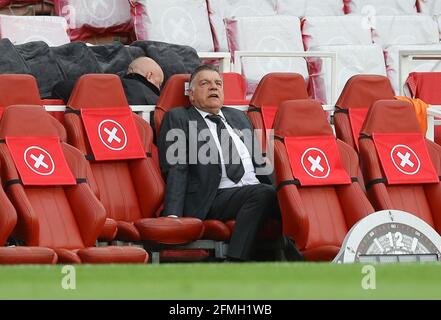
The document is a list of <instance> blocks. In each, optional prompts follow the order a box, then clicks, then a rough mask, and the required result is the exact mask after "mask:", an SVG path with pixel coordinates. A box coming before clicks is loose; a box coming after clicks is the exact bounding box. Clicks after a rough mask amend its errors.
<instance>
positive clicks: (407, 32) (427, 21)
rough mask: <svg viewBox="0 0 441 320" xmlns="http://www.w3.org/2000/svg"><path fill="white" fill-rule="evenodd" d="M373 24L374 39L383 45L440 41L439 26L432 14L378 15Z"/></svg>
mask: <svg viewBox="0 0 441 320" xmlns="http://www.w3.org/2000/svg"><path fill="white" fill-rule="evenodd" d="M373 26H374V30H373V31H372V38H373V41H374V42H375V43H378V44H380V45H382V46H383V47H387V46H390V45H407V44H431V43H437V42H438V41H439V33H438V26H437V24H436V22H435V20H434V19H433V18H432V17H430V16H425V15H415V16H378V17H375V20H374V21H373Z"/></svg>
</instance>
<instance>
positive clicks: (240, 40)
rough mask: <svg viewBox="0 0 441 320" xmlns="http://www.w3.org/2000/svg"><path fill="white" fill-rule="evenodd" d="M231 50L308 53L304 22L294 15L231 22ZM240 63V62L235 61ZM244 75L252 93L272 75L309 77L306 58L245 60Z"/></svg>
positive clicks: (229, 37)
mask: <svg viewBox="0 0 441 320" xmlns="http://www.w3.org/2000/svg"><path fill="white" fill-rule="evenodd" d="M226 21H227V23H226V25H227V34H228V41H229V44H230V49H231V51H232V52H233V53H234V52H235V51H238V50H239V51H263V52H287V51H304V49H303V42H302V35H301V32H300V20H299V18H297V17H292V16H273V17H242V18H235V19H227V20H226ZM235 63H240V61H235ZM242 72H243V74H244V76H245V78H246V79H247V81H248V93H249V94H251V93H252V92H254V89H255V88H256V87H257V84H258V82H259V81H260V79H262V77H263V76H264V75H266V74H267V73H270V72H298V73H300V74H301V75H303V76H304V77H305V79H307V78H308V69H307V65H306V61H305V59H304V58H243V59H242Z"/></svg>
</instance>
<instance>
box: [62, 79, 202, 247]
mask: <svg viewBox="0 0 441 320" xmlns="http://www.w3.org/2000/svg"><path fill="white" fill-rule="evenodd" d="M68 107H69V108H70V109H71V110H72V112H69V111H68V112H67V113H66V115H65V123H66V127H67V131H68V136H69V141H70V143H71V144H73V145H74V146H75V147H77V148H79V149H80V150H81V152H82V153H83V155H85V156H87V155H91V154H92V152H91V146H90V144H89V140H88V138H87V135H86V132H85V130H84V127H83V124H84V122H83V118H82V117H81V116H80V114H78V113H77V112H78V111H80V110H86V109H94V108H128V107H129V106H128V103H127V100H126V97H125V95H124V91H123V88H122V84H121V81H120V79H119V78H118V77H117V76H115V75H105V74H95V75H94V74H91V75H85V76H82V77H81V78H80V79H79V80H78V82H77V84H76V86H75V89H74V91H73V94H72V96H71V98H70V100H69V102H68ZM134 119H135V123H136V128H137V130H138V133H139V136H140V139H141V144H142V147H143V149H144V152H145V154H147V157H146V158H144V159H132V160H112V161H95V160H90V163H91V167H92V173H93V177H90V178H91V179H94V180H95V183H93V184H95V185H96V188H97V190H98V191H97V192H98V194H99V198H100V200H101V202H102V203H103V205H104V207H105V209H106V211H107V215H108V217H109V218H112V219H114V220H115V221H117V225H118V233H117V236H116V239H117V240H122V241H129V242H131V241H145V242H147V241H149V242H153V243H159V244H164V245H182V244H187V243H191V242H193V241H196V240H198V239H200V237H201V235H202V232H203V224H202V222H201V221H200V220H199V219H193V218H179V219H174V218H167V217H158V215H159V214H160V212H161V210H162V201H163V195H164V182H163V180H162V177H161V173H160V171H159V168H158V166H157V164H156V163H155V161H154V160H153V159H152V157H151V155H152V152H153V149H154V148H155V146H154V145H153V142H152V138H153V133H152V129H151V128H150V126H149V125H148V123H147V122H145V121H144V120H142V119H141V118H140V117H138V116H137V115H135V116H134ZM89 159H90V158H89Z"/></svg>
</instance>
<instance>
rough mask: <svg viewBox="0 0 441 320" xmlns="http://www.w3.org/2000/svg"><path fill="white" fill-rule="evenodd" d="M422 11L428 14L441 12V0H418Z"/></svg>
mask: <svg viewBox="0 0 441 320" xmlns="http://www.w3.org/2000/svg"><path fill="white" fill-rule="evenodd" d="M417 1H418V4H419V7H420V12H421V13H423V14H428V15H431V16H433V15H439V14H441V1H439V0H417Z"/></svg>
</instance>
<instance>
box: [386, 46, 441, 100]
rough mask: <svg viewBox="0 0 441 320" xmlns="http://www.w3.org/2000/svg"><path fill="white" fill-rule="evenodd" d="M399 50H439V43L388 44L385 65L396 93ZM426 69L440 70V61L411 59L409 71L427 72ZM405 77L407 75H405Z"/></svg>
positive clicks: (398, 91)
mask: <svg viewBox="0 0 441 320" xmlns="http://www.w3.org/2000/svg"><path fill="white" fill-rule="evenodd" d="M400 50H441V44H439V43H438V44H430V45H398V46H390V47H388V48H387V49H386V52H385V56H386V66H387V76H388V78H389V79H390V82H391V84H392V87H393V89H394V91H395V93H396V94H399V93H400V87H399V81H400V80H399V73H398V72H399V70H398V69H399V68H398V65H399V51H400ZM428 71H437V72H440V71H441V61H433V60H423V61H421V60H419V61H418V60H417V61H415V60H414V61H412V63H411V68H410V70H409V72H428ZM406 78H407V76H406Z"/></svg>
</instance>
